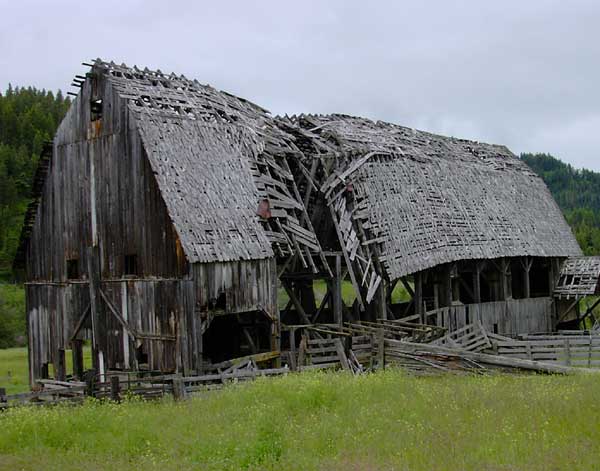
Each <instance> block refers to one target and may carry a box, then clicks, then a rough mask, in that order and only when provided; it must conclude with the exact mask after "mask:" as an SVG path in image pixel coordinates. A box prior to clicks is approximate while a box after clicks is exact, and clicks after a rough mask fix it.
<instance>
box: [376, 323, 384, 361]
mask: <svg viewBox="0 0 600 471" xmlns="http://www.w3.org/2000/svg"><path fill="white" fill-rule="evenodd" d="M377 368H378V369H381V370H385V332H384V330H383V329H378V330H377Z"/></svg>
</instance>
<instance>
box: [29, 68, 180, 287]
mask: <svg viewBox="0 0 600 471" xmlns="http://www.w3.org/2000/svg"><path fill="white" fill-rule="evenodd" d="M93 88H97V89H98V91H97V94H98V96H100V97H102V101H103V114H102V116H103V117H102V119H101V120H98V121H91V117H90V107H89V102H90V99H91V96H92V94H93V93H94V92H93V90H92V89H93ZM92 175H93V182H92ZM92 183H93V185H92ZM92 187H93V188H92ZM92 193H93V194H94V208H92V206H91V205H90V198H91V196H92ZM94 212H95V216H96V221H97V227H98V242H99V246H100V255H101V262H102V263H101V268H102V277H103V278H117V277H121V276H122V275H123V270H124V259H125V255H126V254H136V255H137V265H138V271H139V275H141V276H153V277H168V278H171V277H179V276H181V275H182V274H184V273H185V271H186V269H187V267H186V263H185V259H184V256H183V252H182V251H181V248H180V245H179V243H178V237H177V234H176V232H175V230H174V228H173V226H172V224H171V222H170V219H169V216H168V214H167V211H166V207H165V204H164V201H163V199H162V196H161V195H160V192H159V191H158V186H157V184H156V181H155V179H154V176H153V173H152V169H151V168H150V165H149V163H148V161H147V158H146V157H145V155H144V150H143V148H142V145H141V141H140V137H139V133H138V131H137V129H136V124H135V121H134V118H133V116H132V115H131V113H130V112H129V111H128V109H127V107H126V106H125V103H124V101H123V100H122V99H121V98H119V97H118V96H117V95H116V93H114V92H113V90H112V88H111V86H110V85H109V84H108V83H107V82H106V81H105V80H104V79H100V80H99V82H98V85H97V86H94V85H93V84H92V81H91V80H90V79H88V80H87V81H86V82H85V84H84V86H83V89H82V92H81V94H80V96H79V97H78V98H77V99H76V100H75V101H74V102H73V105H72V107H71V109H70V110H69V112H68V113H67V116H66V117H65V119H64V121H63V122H62V124H61V125H60V127H59V129H58V132H57V134H56V137H55V140H54V153H53V157H52V164H51V168H50V171H49V174H48V178H47V181H46V184H45V186H44V192H43V197H42V200H41V203H40V205H39V208H38V212H37V216H36V221H35V225H34V229H33V233H32V236H31V239H30V243H29V248H28V254H27V255H28V257H27V260H28V262H27V273H28V280H30V281H42V280H45V281H66V280H67V273H66V263H67V262H66V261H67V260H68V259H77V260H78V262H79V263H78V268H79V272H80V273H81V274H84V273H85V272H86V270H87V259H86V248H87V247H89V246H90V245H91V242H92V233H91V227H92V218H93V217H94ZM156 254H160V256H159V257H158V256H156Z"/></svg>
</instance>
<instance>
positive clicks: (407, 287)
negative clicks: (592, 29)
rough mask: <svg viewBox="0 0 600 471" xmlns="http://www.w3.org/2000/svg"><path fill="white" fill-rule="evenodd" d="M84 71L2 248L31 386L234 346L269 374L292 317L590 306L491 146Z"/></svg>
mask: <svg viewBox="0 0 600 471" xmlns="http://www.w3.org/2000/svg"><path fill="white" fill-rule="evenodd" d="M81 77H84V78H80V79H78V81H77V86H78V92H77V94H76V98H75V100H74V101H73V104H72V106H71V108H70V110H69V111H68V113H67V115H66V117H65V119H64V120H63V122H62V123H61V125H60V127H59V129H58V131H57V133H56V135H55V136H54V139H53V141H52V142H51V143H48V144H47V145H45V146H44V149H43V152H42V155H41V157H40V161H39V167H38V169H37V171H36V175H35V178H34V186H33V194H34V199H33V202H32V203H31V204H30V206H29V207H28V210H27V213H26V217H25V224H24V226H23V232H22V236H21V241H20V245H19V249H18V252H17V256H16V258H15V267H16V268H19V269H24V270H25V272H26V279H27V282H26V290H27V325H28V333H29V356H30V379H31V381H32V382H33V381H35V379H36V378H41V377H44V376H47V375H48V367H49V365H52V366H53V367H54V370H55V371H57V374H58V375H59V376H61V377H63V376H67V375H68V374H71V375H75V376H77V377H81V376H82V375H83V373H84V372H85V371H86V370H90V369H93V370H94V371H95V373H96V374H98V375H100V376H103V375H105V374H106V373H107V372H110V371H129V370H140V369H145V370H148V371H160V372H184V373H186V374H187V373H194V372H202V371H207V370H209V369H210V368H211V367H212V366H213V365H215V364H222V363H223V361H228V360H230V359H232V358H235V357H246V356H248V355H255V356H256V358H260V359H262V360H261V361H264V362H265V365H266V366H268V365H273V364H276V363H277V362H278V361H279V358H280V357H279V356H278V355H279V353H280V352H281V350H285V349H287V350H294V351H295V350H296V349H297V347H298V346H299V344H298V342H299V341H300V339H299V338H298V336H297V335H296V334H297V332H296V329H295V328H294V327H292V328H288V326H297V325H311V324H320V323H322V324H329V325H337V326H339V327H341V326H343V325H344V323H345V322H348V321H353V322H354V321H365V322H373V321H378V320H394V319H404V320H407V319H409V320H411V321H413V322H414V321H418V322H420V323H424V324H426V323H434V324H436V323H437V324H438V325H442V326H444V327H447V328H457V327H460V326H462V325H464V324H465V323H466V322H467V321H473V320H475V319H479V320H480V321H481V322H482V323H483V324H484V325H486V326H487V327H488V328H489V329H490V331H497V332H499V333H507V334H512V333H520V332H533V331H541V330H549V329H552V328H555V327H556V322H557V320H558V319H563V320H564V319H567V320H569V319H570V317H569V316H571V311H573V309H576V308H569V305H568V303H566V304H565V303H563V300H564V297H565V296H566V297H569V296H583V295H581V294H574V293H575V288H573V286H574V285H575V283H574V282H573V279H574V278H573V279H570V281H571V284H565V283H566V282H565V279H566V278H565V277H563V276H562V275H561V273H562V272H561V270H564V267H565V266H569V261H568V260H571V259H572V257H575V258H577V257H581V255H582V254H581V249H580V248H579V246H578V245H577V242H576V241H575V238H574V237H573V234H572V233H571V230H570V229H569V227H568V225H567V224H566V222H565V220H564V218H563V216H562V215H561V213H560V210H559V209H558V207H557V205H556V203H555V202H554V201H553V200H552V198H551V196H550V194H549V192H548V189H547V188H546V186H545V185H544V184H543V182H542V181H541V179H539V178H538V177H537V176H536V175H535V174H534V173H533V172H532V171H531V170H530V169H529V168H528V167H527V166H526V165H525V164H524V163H523V162H522V161H520V160H519V159H518V158H517V157H516V156H514V155H513V154H512V153H511V152H510V151H509V150H508V149H506V148H505V147H503V146H496V145H490V144H483V143H478V142H473V141H467V140H463V139H456V138H449V137H444V136H439V135H435V134H431V133H426V132H423V131H417V130H414V129H411V128H406V127H402V126H398V125H395V124H390V123H384V122H380V121H377V122H375V121H371V120H368V119H364V118H358V117H352V116H347V115H338V114H334V115H299V116H292V117H288V116H286V117H273V116H271V115H270V114H269V112H268V111H267V110H265V109H263V108H261V107H260V106H258V105H255V104H253V103H251V102H249V101H247V100H244V99H242V98H238V97H235V96H233V95H231V94H229V93H226V92H220V91H218V90H216V89H214V88H212V87H210V86H208V85H202V84H200V83H199V82H198V81H196V80H190V79H188V78H186V77H184V76H183V75H176V74H167V73H163V72H161V71H160V70H149V69H147V68H139V67H135V66H134V67H128V66H126V65H124V64H116V63H114V62H107V61H103V60H100V59H97V60H95V61H92V62H91V63H90V64H89V71H88V72H87V73H86V74H85V75H81ZM542 215H543V217H542ZM581 266H582V264H580V268H581ZM591 272H593V269H592V270H591ZM591 272H590V273H591ZM592 275H593V273H592ZM592 275H590V276H592ZM592 277H593V276H592ZM561 282H562V285H561ZM557 284H558V286H559V288H558V291H557V292H555V291H554V287H555V285H557ZM567 285H568V288H567ZM323 287H324V288H323ZM400 289H403V291H404V293H405V295H406V297H405V298H402V299H400V298H399V297H398V295H397V293H398V292H399V290H400ZM586 289H587V291H586V293H588V292H590V288H589V287H588V288H586ZM561 290H562V291H561ZM582 290H583V288H582ZM559 292H560V294H557V293H559ZM561 296H562V298H561ZM280 301H281V305H280V304H279V302H280ZM569 302H571V300H570V299H569ZM577 306H578V304H577ZM565 309H566V310H567V316H566V317H564V316H563V314H565V313H564V312H563V311H564V310H565ZM282 326H283V327H284V328H282ZM282 333H285V334H284V335H282ZM90 341H91V346H92V350H93V355H92V364H91V365H86V364H84V357H83V349H84V348H85V344H86V343H87V342H90ZM69 349H71V350H72V355H73V365H74V367H73V371H71V372H70V373H69V372H66V371H64V370H65V368H64V366H65V365H66V362H65V361H64V357H65V354H66V352H67V351H68V350H69Z"/></svg>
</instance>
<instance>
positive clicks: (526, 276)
mask: <svg viewBox="0 0 600 471" xmlns="http://www.w3.org/2000/svg"><path fill="white" fill-rule="evenodd" d="M521 263H522V265H523V296H524V297H525V298H526V299H528V298H531V278H530V272H531V265H532V264H533V259H532V258H531V257H525V258H524V259H522V260H521ZM550 290H552V286H551V287H550Z"/></svg>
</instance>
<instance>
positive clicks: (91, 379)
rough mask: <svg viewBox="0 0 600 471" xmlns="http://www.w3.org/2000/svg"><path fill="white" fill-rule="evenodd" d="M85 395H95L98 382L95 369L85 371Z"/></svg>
mask: <svg viewBox="0 0 600 471" xmlns="http://www.w3.org/2000/svg"><path fill="white" fill-rule="evenodd" d="M84 379H85V395H86V396H89V397H94V387H95V384H96V377H95V372H94V371H87V372H86V373H85V378H84Z"/></svg>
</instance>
